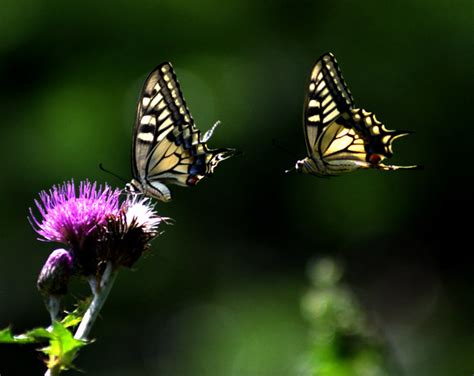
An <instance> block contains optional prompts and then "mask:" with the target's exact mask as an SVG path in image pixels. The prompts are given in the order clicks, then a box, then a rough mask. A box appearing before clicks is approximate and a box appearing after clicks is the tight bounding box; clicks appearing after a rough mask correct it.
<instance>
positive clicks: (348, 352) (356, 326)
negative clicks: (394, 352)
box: [301, 258, 398, 376]
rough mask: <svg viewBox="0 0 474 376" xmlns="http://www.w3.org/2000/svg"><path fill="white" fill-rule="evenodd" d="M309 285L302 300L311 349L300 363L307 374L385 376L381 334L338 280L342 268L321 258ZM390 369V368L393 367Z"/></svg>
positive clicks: (385, 353)
mask: <svg viewBox="0 0 474 376" xmlns="http://www.w3.org/2000/svg"><path fill="white" fill-rule="evenodd" d="M310 277H311V280H312V284H313V285H312V288H311V289H310V290H309V291H308V292H307V293H306V295H305V296H304V297H303V301H302V310H303V313H304V316H305V317H306V318H307V320H308V321H309V323H310V328H311V331H310V334H311V345H310V352H309V355H308V356H307V359H305V362H304V363H303V364H302V366H301V368H302V374H305V375H308V376H386V375H390V374H391V375H396V374H398V372H395V370H392V371H390V370H389V368H390V367H389V366H388V364H389V359H388V356H387V349H386V348H385V346H386V345H384V343H383V341H382V339H381V337H380V333H378V334H377V332H376V330H375V329H374V325H373V324H372V325H370V324H369V323H368V321H367V317H366V314H365V312H364V310H363V309H361V307H360V305H359V303H358V302H357V298H356V297H355V296H354V295H353V293H352V292H351V291H350V289H349V288H348V287H347V286H344V285H343V284H342V283H341V277H342V267H341V265H340V264H337V263H336V262H334V260H332V259H328V258H326V259H321V260H318V262H314V264H313V265H311V268H310ZM392 368H393V367H392Z"/></svg>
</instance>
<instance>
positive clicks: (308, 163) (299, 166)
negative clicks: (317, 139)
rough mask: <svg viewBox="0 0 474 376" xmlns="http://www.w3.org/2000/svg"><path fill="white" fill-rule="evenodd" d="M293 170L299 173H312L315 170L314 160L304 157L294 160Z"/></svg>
mask: <svg viewBox="0 0 474 376" xmlns="http://www.w3.org/2000/svg"><path fill="white" fill-rule="evenodd" d="M295 170H296V172H299V173H302V172H303V173H305V174H307V173H312V172H314V171H315V170H316V167H315V165H314V162H313V160H312V159H311V158H305V159H301V160H299V161H296V164H295Z"/></svg>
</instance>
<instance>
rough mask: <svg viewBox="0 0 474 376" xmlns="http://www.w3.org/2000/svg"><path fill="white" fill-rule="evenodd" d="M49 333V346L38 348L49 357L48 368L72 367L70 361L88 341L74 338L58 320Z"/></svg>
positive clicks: (62, 368)
mask: <svg viewBox="0 0 474 376" xmlns="http://www.w3.org/2000/svg"><path fill="white" fill-rule="evenodd" d="M49 335H50V341H49V346H47V347H45V348H43V349H41V350H40V351H42V352H43V353H44V354H46V355H48V357H49V360H48V362H47V366H48V368H53V367H58V368H59V369H61V370H65V369H69V368H72V361H73V360H74V358H75V356H76V354H77V352H78V351H79V349H80V348H82V347H83V346H85V345H87V344H88V342H86V341H82V340H77V339H75V338H74V336H73V334H72V333H71V332H70V331H69V330H68V329H67V328H66V326H65V325H63V324H62V323H60V322H55V323H54V324H53V328H52V331H51V332H50V333H49Z"/></svg>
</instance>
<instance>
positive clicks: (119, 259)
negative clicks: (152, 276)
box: [29, 180, 165, 276]
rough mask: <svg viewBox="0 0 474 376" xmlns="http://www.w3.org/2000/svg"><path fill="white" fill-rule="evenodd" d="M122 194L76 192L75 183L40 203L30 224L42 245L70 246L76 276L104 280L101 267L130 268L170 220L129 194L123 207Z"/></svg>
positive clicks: (88, 188) (84, 186)
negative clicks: (163, 225)
mask: <svg viewBox="0 0 474 376" xmlns="http://www.w3.org/2000/svg"><path fill="white" fill-rule="evenodd" d="M119 195H120V190H118V189H115V190H114V189H112V188H110V187H109V186H108V185H105V186H100V185H99V186H98V185H97V184H96V183H90V182H88V181H85V182H81V183H80V185H79V192H76V189H75V187H74V182H73V181H72V180H71V181H69V182H65V183H64V184H62V185H60V186H53V188H51V189H50V190H49V191H48V192H46V191H43V192H41V193H40V194H39V197H40V199H39V200H35V204H36V207H37V208H38V211H39V213H40V216H39V217H36V216H35V215H34V214H33V211H32V210H31V209H30V215H29V221H30V223H31V225H32V226H33V229H34V230H35V231H36V232H37V233H38V234H39V235H40V237H39V240H42V241H55V242H60V243H64V244H66V245H67V246H68V251H69V252H70V254H71V255H72V260H73V263H74V265H73V269H74V273H75V274H78V275H83V276H91V275H100V274H101V265H105V263H107V262H109V261H111V262H112V264H113V265H114V266H116V267H118V266H127V267H131V266H132V265H133V264H134V263H135V262H136V261H137V260H138V258H139V257H140V256H141V255H142V253H143V252H144V251H145V250H147V249H148V247H149V242H150V240H151V239H153V238H154V237H156V236H157V235H158V234H159V231H158V226H159V225H160V223H161V222H162V221H163V220H165V219H164V218H162V217H160V216H159V215H158V214H157V213H156V211H155V210H154V206H153V205H152V203H151V201H150V199H148V198H143V197H141V196H137V195H135V194H129V195H128V196H127V198H126V199H125V201H124V202H123V203H121V204H120V203H119Z"/></svg>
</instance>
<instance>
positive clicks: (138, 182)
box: [127, 62, 237, 202]
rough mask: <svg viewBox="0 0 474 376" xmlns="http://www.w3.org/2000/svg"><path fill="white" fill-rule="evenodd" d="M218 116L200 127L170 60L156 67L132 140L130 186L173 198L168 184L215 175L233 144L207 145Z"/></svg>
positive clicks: (146, 86) (183, 183) (189, 183)
mask: <svg viewBox="0 0 474 376" xmlns="http://www.w3.org/2000/svg"><path fill="white" fill-rule="evenodd" d="M217 125H219V122H217V123H216V124H214V126H213V127H212V128H211V129H209V130H208V131H207V132H206V133H204V135H201V132H200V131H199V129H197V128H196V125H195V123H194V120H193V118H192V116H191V113H190V112H189V109H188V107H187V106H186V102H185V100H184V98H183V94H182V93H181V89H180V86H179V83H178V80H177V78H176V73H175V71H174V70H173V67H172V65H171V63H168V62H165V63H162V64H160V65H159V66H158V67H156V68H155V69H154V70H153V71H152V72H151V73H150V75H149V76H148V78H147V79H146V81H145V84H144V86H143V89H142V92H141V95H140V100H139V103H138V109H137V116H136V121H135V126H134V131H133V140H132V174H133V179H132V181H131V182H130V183H128V184H127V189H128V190H129V191H131V192H135V193H142V194H144V195H147V196H150V197H154V198H156V199H158V200H161V201H165V202H166V201H170V200H171V192H170V190H169V188H168V187H167V186H166V184H176V185H180V186H194V185H196V184H197V183H198V182H199V181H200V180H201V179H202V178H203V177H205V176H211V175H212V174H213V172H214V169H215V168H216V166H217V165H218V164H219V163H220V162H222V161H223V160H225V159H227V158H230V157H232V156H233V155H235V154H237V151H236V150H235V149H228V148H220V149H208V147H207V145H206V142H207V141H208V140H209V138H210V137H211V136H212V134H213V132H214V130H215V129H216V127H217Z"/></svg>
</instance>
